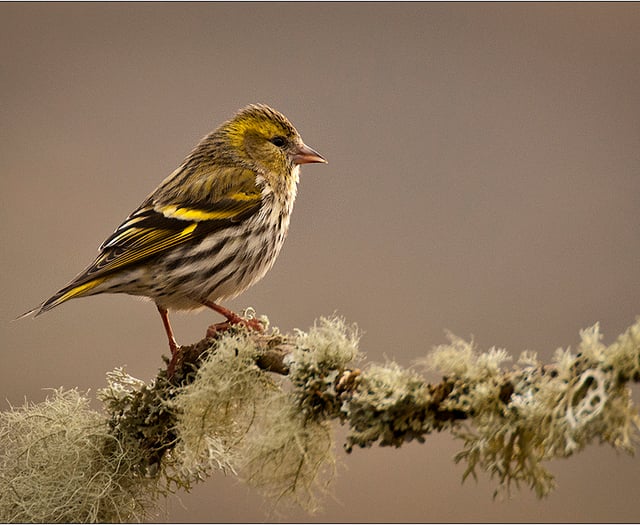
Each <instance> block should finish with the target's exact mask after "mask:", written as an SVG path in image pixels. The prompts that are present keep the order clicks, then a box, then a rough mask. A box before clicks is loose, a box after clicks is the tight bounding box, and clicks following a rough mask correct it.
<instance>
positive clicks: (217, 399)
mask: <svg viewBox="0 0 640 525" xmlns="http://www.w3.org/2000/svg"><path fill="white" fill-rule="evenodd" d="M256 357H257V349H256V346H255V344H253V342H252V341H251V339H250V337H249V335H248V333H247V332H246V331H242V332H240V333H237V334H230V335H229V336H228V337H223V338H221V339H220V340H219V341H218V343H217V345H216V347H215V352H210V353H209V354H208V355H207V356H206V358H205V359H204V360H203V362H202V364H201V366H200V367H199V369H198V371H197V374H196V377H195V379H194V381H193V382H191V383H190V384H188V385H187V386H185V387H183V388H181V389H179V390H178V392H177V393H176V395H175V397H174V398H173V400H172V402H171V408H172V410H173V411H174V413H175V414H177V418H176V423H175V433H176V435H177V436H178V442H177V446H176V447H175V449H174V450H173V451H172V452H171V454H172V457H175V458H179V464H180V468H181V469H182V470H183V472H184V473H185V475H186V476H189V475H193V474H196V473H197V474H198V475H201V472H200V470H201V469H204V471H205V472H206V471H207V470H208V469H220V470H225V471H226V470H231V471H233V470H234V468H235V465H236V464H237V462H238V460H239V458H238V455H239V454H240V453H241V447H240V445H241V442H242V440H243V438H244V437H245V436H246V434H247V433H248V432H249V429H250V428H251V426H252V424H253V423H254V421H255V420H256V418H258V417H260V414H261V412H262V411H263V410H264V405H265V404H267V403H268V402H269V399H270V394H272V393H273V392H274V391H275V385H274V383H273V381H272V380H271V378H270V377H269V375H268V374H266V373H265V372H264V371H262V370H260V369H259V368H258V367H257V366H256Z"/></svg>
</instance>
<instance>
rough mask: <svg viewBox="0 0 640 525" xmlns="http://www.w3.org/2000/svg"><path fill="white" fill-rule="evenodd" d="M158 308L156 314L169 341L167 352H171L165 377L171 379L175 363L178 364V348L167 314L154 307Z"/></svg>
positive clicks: (161, 309)
mask: <svg viewBox="0 0 640 525" xmlns="http://www.w3.org/2000/svg"><path fill="white" fill-rule="evenodd" d="M156 308H158V312H159V313H160V317H162V324H163V325H164V331H165V332H166V333H167V339H168V340H169V350H171V361H169V366H168V367H167V377H169V378H171V377H172V376H173V373H174V371H175V367H176V363H177V362H178V354H179V352H178V350H179V349H180V347H179V346H178V343H177V342H176V338H175V337H174V336H173V329H172V328H171V323H170V322H169V312H167V309H166V308H163V307H162V306H159V305H156Z"/></svg>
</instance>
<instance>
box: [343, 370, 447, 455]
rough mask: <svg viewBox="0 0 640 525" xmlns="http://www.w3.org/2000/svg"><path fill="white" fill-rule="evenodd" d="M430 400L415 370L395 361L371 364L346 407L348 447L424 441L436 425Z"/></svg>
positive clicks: (427, 390) (426, 389) (348, 449)
mask: <svg viewBox="0 0 640 525" xmlns="http://www.w3.org/2000/svg"><path fill="white" fill-rule="evenodd" d="M431 401H432V398H431V394H430V392H429V389H428V387H427V385H426V384H425V382H424V380H423V379H422V378H421V377H420V376H419V375H418V374H416V373H415V372H412V371H410V370H405V369H403V368H401V367H400V366H398V365H397V364H396V363H388V364H387V365H384V366H381V365H372V366H369V367H368V368H367V369H366V370H365V372H364V373H363V374H362V377H361V380H360V383H359V385H358V388H357V389H356V390H355V391H354V392H353V393H352V394H351V395H350V396H349V398H348V401H346V402H345V404H344V406H343V412H344V418H345V419H346V420H347V422H348V424H349V433H348V435H347V442H346V445H345V446H346V450H347V451H348V452H349V451H351V450H352V448H353V446H354V445H357V446H359V447H369V446H371V445H372V444H373V443H375V442H377V441H379V442H380V445H382V446H390V445H392V446H400V445H401V444H402V443H404V442H408V441H411V440H413V439H417V440H419V441H420V442H422V441H424V437H423V435H424V434H428V433H429V432H431V430H433V428H434V424H435V423H434V420H433V416H432V414H429V405H430V403H431Z"/></svg>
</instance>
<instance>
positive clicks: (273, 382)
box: [0, 319, 640, 521]
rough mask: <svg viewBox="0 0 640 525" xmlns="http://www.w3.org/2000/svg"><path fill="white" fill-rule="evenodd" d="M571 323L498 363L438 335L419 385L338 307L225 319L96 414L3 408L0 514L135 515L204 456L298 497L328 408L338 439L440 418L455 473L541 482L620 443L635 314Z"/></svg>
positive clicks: (404, 430)
mask: <svg viewBox="0 0 640 525" xmlns="http://www.w3.org/2000/svg"><path fill="white" fill-rule="evenodd" d="M580 335H581V343H580V345H579V347H578V350H577V352H576V353H575V354H574V353H572V352H571V351H569V350H558V351H557V352H556V355H555V357H554V359H553V361H552V362H551V363H550V364H542V363H541V362H539V361H538V359H537V357H536V356H535V354H532V353H527V352H525V353H523V354H522V355H521V356H520V358H519V359H518V361H517V363H516V365H514V366H512V367H511V368H510V369H508V370H505V369H503V368H502V366H501V365H502V364H503V363H504V362H506V361H509V360H510V357H509V356H508V355H507V353H506V352H505V351H504V350H497V349H495V348H493V349H490V350H489V351H487V352H484V353H481V352H478V351H477V349H476V348H475V346H474V345H473V343H472V342H467V341H464V340H462V339H459V338H456V337H453V336H450V340H449V343H448V344H445V345H442V346H439V347H437V348H435V349H434V351H433V352H432V353H431V354H430V355H429V356H428V357H427V358H426V359H425V360H424V361H423V362H422V363H421V366H422V367H423V368H428V369H430V370H436V371H438V372H439V373H440V374H441V380H440V381H438V382H436V383H434V384H431V383H428V382H427V381H426V380H425V379H424V378H423V377H422V376H421V375H420V374H419V373H418V372H417V371H416V370H413V369H404V368H402V367H400V366H398V365H397V364H395V363H387V364H385V365H376V364H369V365H366V366H364V365H363V364H362V357H361V356H360V354H359V352H358V334H357V330H356V329H355V327H353V326H347V325H346V324H345V323H344V322H343V321H342V320H340V319H321V320H320V321H319V323H318V324H316V325H315V326H314V327H313V328H311V329H310V330H309V331H308V332H306V333H305V332H301V331H297V332H295V333H293V334H286V335H283V334H280V333H279V332H278V331H277V330H272V331H270V332H268V333H266V334H259V333H256V332H251V331H248V330H246V329H233V330H229V331H228V332H225V333H223V334H220V335H219V336H218V337H217V338H216V339H203V340H202V341H199V342H198V343H195V344H194V345H190V346H188V347H183V348H182V353H181V358H180V359H179V360H178V362H177V363H176V368H175V373H174V374H173V375H172V377H171V379H170V380H169V379H168V378H167V374H166V371H165V370H162V371H160V373H159V374H158V376H157V377H156V379H155V380H154V381H152V382H150V383H149V384H145V383H144V382H142V381H140V380H138V379H135V378H133V377H131V376H129V375H128V374H126V373H125V372H124V371H123V370H122V369H116V370H114V371H113V372H111V373H109V374H108V377H107V379H108V387H107V388H105V389H104V390H102V391H101V392H100V395H99V397H100V398H101V400H102V401H103V404H104V408H105V411H106V415H103V414H99V413H97V412H94V411H92V410H91V409H90V408H89V401H88V399H87V398H86V396H83V395H81V394H79V393H78V392H76V391H67V392H63V391H56V392H55V393H54V395H53V396H52V397H51V398H50V399H48V400H47V401H46V402H45V403H42V404H39V405H26V406H24V407H22V408H20V409H12V410H11V411H9V412H5V413H3V414H2V416H1V420H0V443H1V445H0V447H1V448H2V450H1V452H2V454H1V455H0V457H2V458H3V459H2V463H0V520H3V521H132V520H140V519H144V518H145V517H146V516H148V515H149V513H150V512H152V511H153V506H154V503H155V502H157V501H158V500H159V499H160V498H161V497H162V496H164V495H166V494H167V493H169V492H172V491H174V490H177V489H185V490H189V488H190V487H191V485H192V484H193V483H194V482H196V481H199V480H201V479H203V478H204V477H206V476H208V475H210V474H211V473H212V472H214V471H215V470H219V469H220V470H223V471H227V472H233V473H237V474H238V475H239V476H240V477H241V478H242V479H244V480H245V481H247V482H248V483H251V484H253V485H255V486H258V487H259V488H260V489H261V490H262V491H263V492H264V493H265V495H266V496H267V497H269V498H272V499H273V501H281V500H283V499H287V498H288V499H293V500H294V501H297V502H298V503H300V504H302V505H304V506H306V507H307V508H311V509H313V506H314V504H315V503H316V499H315V495H316V493H317V492H318V491H322V490H324V489H325V487H326V483H327V482H328V480H330V479H331V476H332V474H333V464H334V457H333V447H332V427H331V424H330V423H331V422H332V421H334V420H335V421H338V422H339V423H340V424H342V425H344V426H346V427H347V437H346V442H345V449H346V450H347V452H351V451H352V450H353V448H355V447H370V446H372V445H374V444H378V445H381V446H395V447H399V446H401V445H402V444H404V443H406V442H409V441H412V440H418V441H420V442H423V441H425V439H426V438H427V437H428V435H429V434H430V433H432V432H434V431H438V432H439V431H443V430H446V431H449V432H451V434H452V435H453V437H454V438H456V439H459V440H460V441H461V442H462V447H461V450H460V452H459V453H458V454H457V455H456V457H455V461H456V462H463V463H465V464H466V470H465V474H464V477H465V478H466V477H467V476H469V475H472V476H474V477H475V476H476V474H477V472H478V471H480V470H482V471H485V472H487V473H489V475H491V476H492V477H495V478H497V480H498V489H506V490H509V488H510V487H511V486H518V485H519V484H520V483H525V484H527V485H529V486H530V487H531V488H533V489H534V490H535V492H536V494H537V495H538V496H540V497H542V496H544V495H546V494H548V493H549V491H550V490H551V489H552V488H553V477H552V475H551V474H550V473H549V472H548V471H547V470H546V468H545V467H544V466H543V463H544V462H545V461H548V460H550V459H553V458H557V457H567V456H570V455H572V454H574V453H576V452H578V451H580V450H582V449H583V448H584V447H585V446H586V445H588V444H589V443H591V442H592V441H594V440H596V441H601V442H607V443H609V444H611V445H612V446H614V447H616V448H618V449H621V450H624V451H627V452H630V453H631V452H633V450H634V448H633V446H632V438H633V437H634V436H635V435H637V428H638V422H639V419H638V414H637V410H636V408H635V406H634V405H633V402H632V399H631V390H630V388H629V383H630V382H632V381H635V382H638V381H639V380H640V320H639V321H638V322H636V323H635V324H634V325H632V326H631V327H630V328H629V329H628V330H627V331H626V332H625V333H624V334H622V335H621V336H620V337H619V338H618V339H617V341H615V342H614V343H613V344H611V345H610V346H608V347H607V346H605V345H604V344H603V343H602V341H601V340H602V336H601V335H600V332H599V328H598V326H597V325H596V326H594V327H592V328H589V329H587V330H584V331H582V332H581V334H580ZM356 364H357V365H358V366H359V368H356V366H355V365H356ZM52 458H55V461H53V459H52ZM87 480H89V482H88V481H87Z"/></svg>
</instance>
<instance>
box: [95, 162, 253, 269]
mask: <svg viewBox="0 0 640 525" xmlns="http://www.w3.org/2000/svg"><path fill="white" fill-rule="evenodd" d="M191 175H194V174H191ZM196 175H197V174H196ZM175 179H176V177H173V180H175ZM197 181H198V182H199V183H200V184H201V187H200V190H205V191H204V192H203V191H200V195H198V197H199V198H197V197H196V196H195V195H194V196H193V197H190V198H187V197H188V193H187V192H186V191H185V192H180V193H177V194H176V195H174V196H172V195H171V194H168V195H166V196H165V195H162V197H161V196H159V195H160V194H159V193H158V191H156V192H154V194H152V195H151V196H150V197H149V198H148V199H147V200H146V201H145V202H144V203H143V204H142V206H140V208H138V209H137V210H136V211H135V212H134V213H132V214H131V215H130V216H129V217H127V219H126V220H125V221H124V222H123V223H122V224H121V225H120V226H119V227H118V229H117V230H116V231H115V232H113V234H112V235H111V236H110V237H109V238H108V239H107V240H105V241H104V243H102V245H101V246H100V254H99V256H98V257H97V259H96V260H95V261H94V263H93V264H92V265H91V266H90V267H89V268H87V270H86V271H85V272H84V273H86V274H87V276H89V275H91V276H92V277H96V276H102V275H104V274H105V273H111V272H114V271H116V270H120V269H124V268H127V267H131V266H135V265H137V264H139V263H141V262H142V261H144V260H147V259H149V258H152V257H155V256H157V255H160V254H162V253H164V252H166V251H167V250H170V249H171V248H174V247H175V246H178V245H180V244H184V243H187V242H189V241H192V240H194V239H195V238H199V237H202V236H204V235H207V234H209V233H212V232H214V231H217V230H221V229H224V228H227V227H229V226H231V225H233V224H237V223H239V222H242V221H244V220H246V219H247V218H249V217H250V216H252V215H253V214H255V213H256V212H257V211H258V210H259V209H260V206H261V204H262V193H261V191H260V188H259V187H258V185H257V184H256V176H255V173H253V172H252V171H250V170H247V169H241V168H221V169H220V168H219V169H218V170H217V171H216V172H215V173H214V174H211V175H209V176H208V177H207V176H204V177H203V176H201V175H200V176H198V179H197ZM183 182H184V183H185V184H186V186H184V187H185V188H188V187H190V186H192V185H191V184H188V183H189V182H190V181H188V180H184V181H183ZM203 193H204V195H203Z"/></svg>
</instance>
